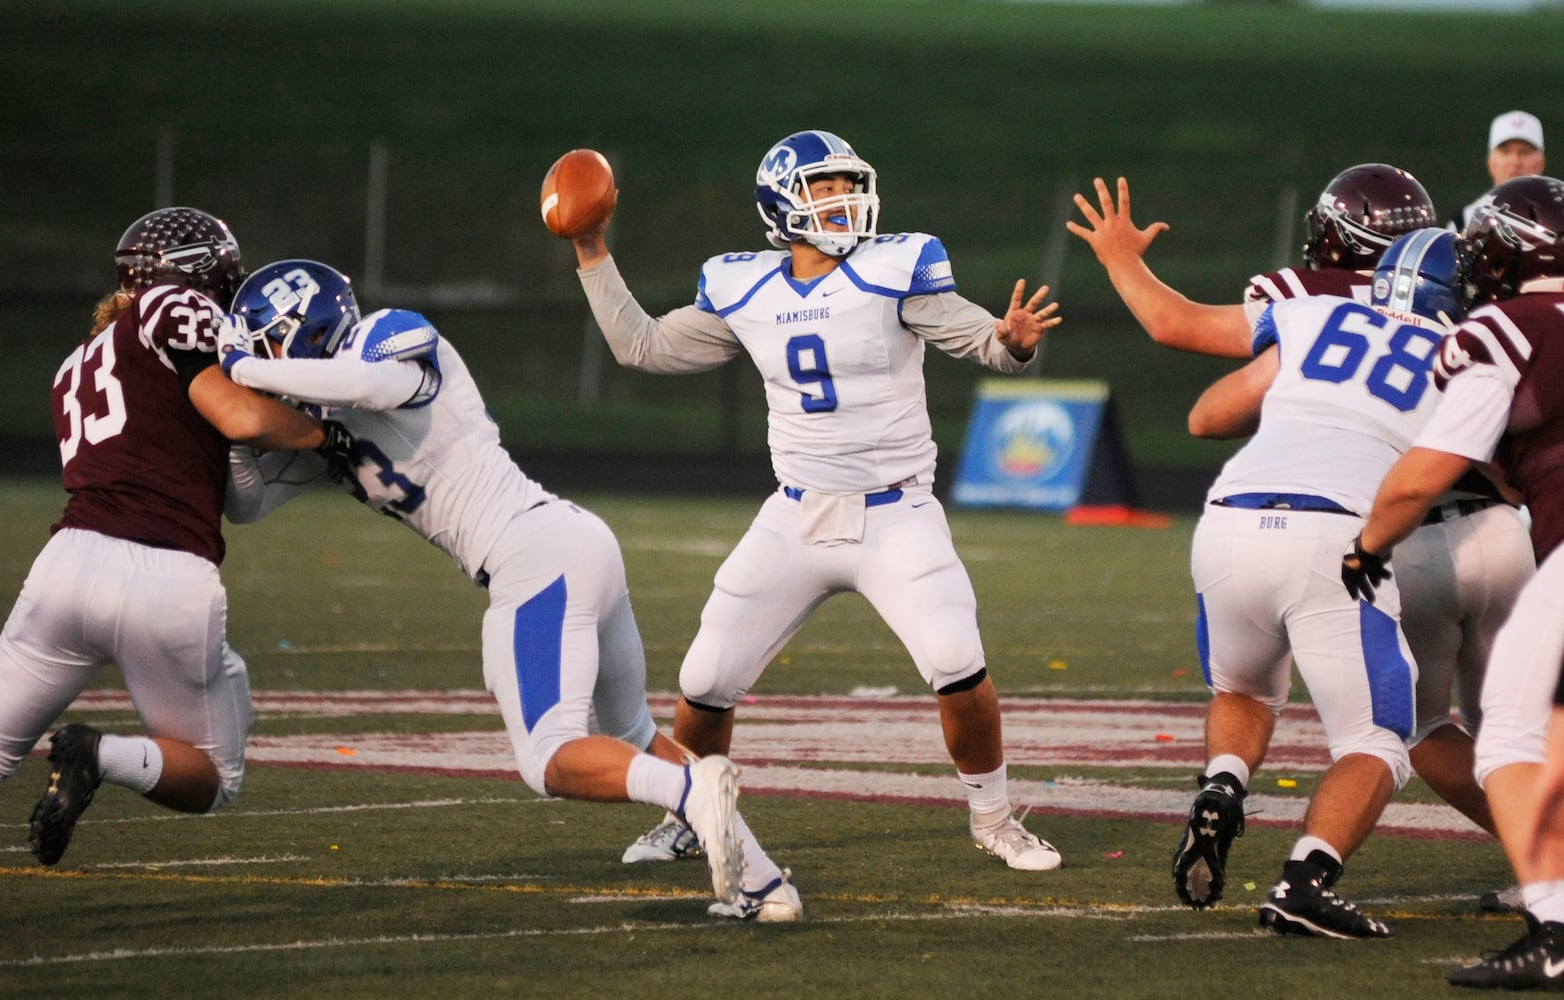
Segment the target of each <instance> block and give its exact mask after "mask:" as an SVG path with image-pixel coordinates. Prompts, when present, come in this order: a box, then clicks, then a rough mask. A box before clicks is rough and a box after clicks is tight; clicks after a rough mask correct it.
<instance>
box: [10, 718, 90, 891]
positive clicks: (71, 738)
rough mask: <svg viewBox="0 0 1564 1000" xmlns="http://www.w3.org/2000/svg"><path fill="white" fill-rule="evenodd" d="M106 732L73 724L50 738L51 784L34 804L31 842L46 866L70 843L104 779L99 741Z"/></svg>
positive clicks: (61, 728) (28, 838)
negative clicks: (93, 795) (77, 823)
mask: <svg viewBox="0 0 1564 1000" xmlns="http://www.w3.org/2000/svg"><path fill="white" fill-rule="evenodd" d="M102 737H103V734H102V733H100V732H98V731H97V730H96V729H94V728H92V727H91V726H84V725H82V724H81V723H72V724H70V725H68V726H62V727H60V729H59V731H58V732H56V733H55V734H54V736H52V737H50V739H49V743H50V746H51V747H53V749H51V750H50V751H49V763H50V765H51V766H52V768H53V770H52V772H51V773H50V775H49V787H48V788H47V789H45V790H44V793H43V797H42V798H40V799H39V800H38V804H37V805H36V806H34V807H33V818H32V823H31V827H30V830H29V833H28V837H27V840H28V843H29V844H31V845H32V848H33V854H35V855H37V857H38V860H39V861H41V862H43V863H44V864H46V865H52V864H55V863H56V862H58V861H59V860H60V858H61V857H62V856H63V855H64V854H65V849H66V848H67V847H69V846H70V843H71V832H72V831H74V830H75V829H76V820H78V819H79V818H81V814H82V813H83V812H85V811H86V809H87V806H89V805H90V804H91V803H92V794H93V792H95V791H97V789H98V785H99V784H101V783H102V781H103V772H101V771H100V770H98V741H99V740H100V739H101V738H102Z"/></svg>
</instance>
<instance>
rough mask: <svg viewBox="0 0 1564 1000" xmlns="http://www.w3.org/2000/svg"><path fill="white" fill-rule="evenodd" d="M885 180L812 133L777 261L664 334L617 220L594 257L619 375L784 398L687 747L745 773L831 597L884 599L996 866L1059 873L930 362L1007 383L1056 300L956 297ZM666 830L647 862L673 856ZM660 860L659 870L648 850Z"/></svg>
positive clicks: (585, 264) (713, 619) (707, 645)
mask: <svg viewBox="0 0 1564 1000" xmlns="http://www.w3.org/2000/svg"><path fill="white" fill-rule="evenodd" d="M875 191H876V184H875V172H874V168H873V167H871V166H870V165H869V164H868V163H867V162H866V161H864V160H863V159H862V158H861V157H859V156H858V154H857V153H856V152H854V150H853V149H852V147H851V146H849V145H848V144H847V143H846V142H843V141H842V139H841V138H840V137H838V136H835V135H833V134H831V133H829V132H822V131H806V132H799V133H795V134H794V135H790V136H788V137H787V138H785V139H783V140H782V141H781V142H779V143H777V144H776V145H775V146H773V147H772V148H771V149H770V151H768V152H767V154H766V156H765V158H764V159H763V160H762V161H761V165H760V169H759V170H758V171H757V174H756V185H755V195H756V206H757V208H758V210H759V212H760V215H761V219H762V220H763V221H764V223H765V225H766V229H767V238H768V240H769V241H770V243H771V244H772V245H773V246H774V247H775V248H776V249H775V250H770V251H762V252H758V253H730V254H722V255H719V256H716V257H712V258H711V259H710V260H708V261H707V262H706V264H705V265H704V266H703V267H702V268H701V276H700V285H699V291H698V292H697V295H696V299H695V303H694V304H693V305H690V306H685V307H683V308H680V309H676V310H674V311H673V312H670V313H668V314H667V315H665V316H662V317H661V318H657V319H654V318H652V317H651V316H649V315H647V313H646V312H645V310H643V309H642V308H641V307H640V305H639V304H638V303H637V302H636V301H635V299H634V298H633V297H632V296H631V294H630V291H629V289H628V288H627V287H626V286H625V283H624V281H623V279H622V278H621V277H620V276H619V272H618V270H617V269H616V267H615V265H614V262H613V260H612V259H611V258H610V257H609V255H608V249H607V245H606V243H605V241H604V238H603V234H604V232H605V231H606V229H607V225H608V220H607V219H605V220H604V221H603V222H602V224H601V225H600V226H599V227H598V228H597V229H596V230H594V231H593V232H589V233H587V234H585V235H583V236H580V237H577V238H576V239H575V247H576V254H577V260H578V262H579V264H580V271H579V272H578V273H579V275H580V278H581V284H582V287H583V289H585V291H586V295H587V300H588V301H589V302H590V304H591V306H592V312H593V315H595V316H596V317H597V321H598V325H599V326H600V327H602V330H603V333H604V336H605V337H606V338H607V340H608V343H609V346H610V348H611V349H612V350H613V352H614V356H615V358H616V359H618V361H619V363H620V364H622V365H626V366H628V367H631V368H636V369H639V370H641V371H648V372H661V373H682V372H696V371H703V370H706V369H710V368H713V367H716V366H717V365H720V364H722V363H724V362H726V361H728V360H730V359H732V358H734V357H737V356H738V355H740V354H743V353H748V355H749V356H750V358H751V360H752V361H753V362H754V364H755V366H756V368H757V369H759V371H760V375H761V378H762V379H763V380H764V383H765V390H766V403H767V409H768V428H769V432H768V440H769V444H770V448H771V459H772V467H773V470H774V471H775V473H776V477H777V482H778V489H777V492H776V493H774V494H772V496H771V498H770V499H768V500H767V501H766V502H765V504H764V505H763V506H762V507H761V509H760V513H759V514H758V515H757V516H756V518H755V521H754V523H753V524H752V525H751V526H750V529H749V531H748V532H747V533H746V534H745V536H744V538H743V539H741V540H740V542H739V543H738V545H737V547H736V548H735V549H734V550H733V552H732V553H731V554H730V555H729V556H728V558H727V560H726V561H725V562H724V563H723V565H722V567H721V568H720V569H719V570H718V571H717V576H716V580H715V585H714V589H713V591H712V594H711V597H710V598H709V600H708V601H707V603H706V607H705V609H704V611H703V612H702V614H701V627H700V632H699V634H697V635H696V637H695V640H694V642H693V643H692V644H691V645H690V648H689V651H688V652H687V654H686V655H685V658H684V664H683V667H682V668H681V670H680V673H679V686H680V688H681V691H682V694H683V697H682V698H681V699H680V701H679V705H678V708H677V711H676V715H675V720H674V735H675V737H676V738H677V739H678V740H679V741H680V742H681V743H683V744H685V745H686V746H689V747H691V748H692V749H695V750H697V751H706V752H726V751H727V748H728V745H729V742H730V741H731V738H732V727H733V706H734V705H735V704H737V703H738V701H739V700H740V699H741V698H742V697H743V695H744V694H745V692H747V691H748V690H749V689H750V687H751V686H752V685H753V684H754V683H755V682H756V680H757V679H758V678H759V677H760V675H761V672H762V671H763V670H764V669H765V668H766V665H767V664H768V663H769V662H770V661H771V660H772V658H773V657H775V656H776V655H777V653H778V652H779V651H780V650H781V649H782V648H783V646H784V645H785V644H786V643H787V642H788V640H789V639H791V638H792V637H793V635H794V634H795V633H796V632H797V631H798V629H799V628H800V627H802V625H803V624H804V622H805V621H806V620H807V619H808V617H809V615H810V613H811V612H812V611H813V610H814V609H815V608H816V607H818V606H819V605H820V603H821V602H822V601H824V600H825V599H826V598H827V597H829V596H831V595H832V594H835V593H839V592H842V591H855V592H857V593H860V594H862V595H864V597H865V598H867V599H868V601H869V603H870V604H871V605H872V606H873V607H874V609H875V610H876V611H877V612H878V613H879V614H880V616H881V617H882V618H884V619H885V621H886V623H887V624H888V625H889V626H890V627H891V629H892V630H893V631H894V632H895V633H896V635H897V637H898V638H900V639H901V641H902V643H903V644H904V645H905V646H906V647H907V650H908V652H909V653H911V655H912V659H913V662H914V663H915V664H916V665H917V668H918V671H919V673H921V674H922V676H923V678H924V680H925V681H926V682H927V683H928V684H929V686H930V687H932V688H933V689H934V691H935V692H936V694H937V695H938V702H939V707H940V715H941V720H942V722H943V728H944V732H945V736H946V745H947V748H948V749H949V751H950V754H951V757H952V759H953V761H954V763H955V765H956V770H957V773H958V774H959V775H960V777H961V780H962V782H963V784H964V786H965V788H966V793H967V797H968V802H969V804H970V806H971V811H972V819H971V825H970V828H971V832H972V836H973V839H974V841H975V842H976V843H977V844H978V846H980V847H982V848H984V849H985V850H988V851H989V852H991V853H993V854H996V855H998V856H999V857H1001V858H1003V859H1004V860H1005V861H1006V863H1007V864H1009V865H1010V866H1011V867H1013V868H1021V869H1028V870H1045V869H1050V868H1054V867H1057V866H1058V864H1059V853H1058V852H1057V851H1055V850H1054V849H1053V847H1052V846H1051V845H1049V844H1047V843H1045V842H1043V841H1040V840H1038V839H1037V838H1036V837H1035V836H1033V835H1032V834H1030V833H1029V832H1027V831H1026V829H1025V828H1024V827H1022V826H1021V824H1020V823H1019V822H1017V821H1016V820H1015V819H1014V818H1013V817H1012V815H1011V813H1012V808H1011V803H1010V798H1009V793H1008V791H1007V788H1006V779H1005V759H1004V747H1003V741H1002V739H1001V734H1000V715H999V700H998V695H997V694H996V693H995V689H994V685H993V682H992V681H991V680H989V678H988V675H987V671H986V668H985V662H984V657H983V647H982V642H981V640H980V638H979V635H978V628H977V600H976V597H975V595H974V593H973V590H972V584H971V581H970V580H969V579H968V577H967V573H966V569H965V567H964V566H962V564H961V560H960V559H959V558H958V557H957V555H956V551H955V547H954V545H952V543H951V538H950V529H949V527H948V525H947V524H946V521H945V516H944V511H943V509H942V508H941V506H940V504H939V502H938V501H937V500H936V499H935V498H934V492H933V484H934V458H935V446H934V439H933V436H932V434H931V431H930V426H929V415H928V407H927V404H926V402H925V398H924V383H923V356H924V348H925V345H927V344H933V345H934V346H935V347H938V348H939V349H940V350H942V351H945V352H946V353H947V354H950V355H953V356H955V357H958V358H970V359H972V360H974V361H977V362H978V363H980V364H983V365H985V366H986V367H989V368H992V369H994V370H996V371H1001V372H1018V371H1021V370H1022V369H1024V368H1025V367H1026V366H1027V364H1028V363H1029V362H1030V361H1031V360H1032V359H1033V357H1034V356H1035V353H1036V346H1037V343H1038V341H1039V340H1040V339H1041V337H1042V334H1043V331H1044V330H1045V329H1046V328H1048V327H1050V326H1052V325H1054V324H1055V323H1057V322H1058V319H1057V317H1055V316H1054V315H1053V314H1054V312H1055V306H1054V305H1052V304H1050V305H1047V306H1044V305H1043V304H1042V302H1043V298H1044V297H1045V295H1046V294H1047V291H1048V290H1047V288H1046V286H1045V287H1043V288H1041V289H1039V290H1038V291H1037V292H1036V293H1035V294H1033V295H1032V296H1031V297H1030V298H1029V299H1027V300H1026V301H1025V302H1023V292H1024V282H1018V283H1017V284H1016V287H1015V290H1014V293H1013V295H1012V297H1011V302H1010V306H1009V309H1008V310H1007V311H1006V313H1005V315H1004V316H1003V317H1002V318H998V319H996V318H995V317H994V316H993V315H991V314H990V313H989V312H988V311H987V310H986V309H984V308H982V307H981V306H978V305H975V304H973V303H971V302H969V301H967V300H966V299H963V298H962V297H960V296H959V295H957V294H956V291H955V288H956V283H955V279H954V278H953V277H952V275H951V268H950V261H949V259H948V258H947V256H946V254H945V249H944V247H943V246H942V245H941V244H940V242H939V240H937V239H935V238H934V237H932V236H928V235H924V234H920V233H899V234H894V235H879V234H878V233H877V231H876V221H877V217H878V214H879V198H878V196H877V194H876V193H875ZM677 832H678V831H677V824H672V823H669V822H665V823H664V824H662V825H661V826H659V827H658V828H657V829H656V830H653V831H652V832H651V833H650V834H648V835H647V837H643V838H642V842H638V845H636V846H633V847H632V849H631V851H630V852H628V853H627V855H626V859H627V860H639V859H642V858H652V857H659V856H662V857H666V856H668V854H667V853H666V852H664V853H660V854H659V853H658V845H659V844H660V843H662V842H663V841H668V842H669V843H676V840H675V839H674V838H676V836H677ZM643 848H644V849H643Z"/></svg>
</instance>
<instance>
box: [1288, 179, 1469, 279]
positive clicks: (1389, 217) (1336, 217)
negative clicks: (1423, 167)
mask: <svg viewBox="0 0 1564 1000" xmlns="http://www.w3.org/2000/svg"><path fill="white" fill-rule="evenodd" d="M1304 219H1305V221H1307V223H1308V226H1309V239H1308V242H1306V243H1304V245H1303V259H1304V263H1306V264H1308V265H1309V267H1310V268H1312V269H1314V270H1320V269H1322V268H1328V267H1344V268H1347V269H1349V270H1353V271H1368V270H1372V269H1373V268H1374V266H1375V265H1376V264H1377V263H1378V262H1379V255H1380V254H1381V253H1382V252H1384V249H1385V248H1386V247H1388V246H1389V245H1390V243H1391V241H1392V240H1394V239H1395V238H1396V237H1397V236H1400V235H1401V234H1402V233H1410V232H1411V231H1412V230H1414V229H1424V228H1426V227H1429V226H1437V225H1438V224H1439V223H1438V222H1436V221H1435V218H1434V202H1433V199H1431V198H1429V197H1428V192H1427V191H1425V190H1423V185H1421V184H1419V183H1418V182H1417V178H1416V177H1413V176H1412V175H1411V174H1409V173H1407V172H1406V171H1405V170H1398V169H1397V168H1395V167H1392V166H1390V165H1389V164H1388V163H1360V164H1358V165H1357V166H1355V167H1348V168H1347V169H1346V170H1343V171H1342V172H1341V173H1339V174H1337V175H1336V177H1335V178H1334V179H1333V180H1332V181H1331V182H1330V183H1329V184H1327V185H1326V186H1325V190H1324V191H1321V192H1320V197H1319V200H1318V201H1316V202H1315V203H1314V207H1313V208H1311V209H1309V212H1308V214H1307V215H1306V216H1304Z"/></svg>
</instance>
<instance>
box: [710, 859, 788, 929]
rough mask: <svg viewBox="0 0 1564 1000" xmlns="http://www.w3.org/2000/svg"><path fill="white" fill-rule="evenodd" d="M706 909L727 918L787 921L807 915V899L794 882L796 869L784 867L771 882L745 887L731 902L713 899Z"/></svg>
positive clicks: (776, 922)
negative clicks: (805, 904)
mask: <svg viewBox="0 0 1564 1000" xmlns="http://www.w3.org/2000/svg"><path fill="white" fill-rule="evenodd" d="M706 912H707V913H709V914H711V915H712V916H714V917H722V918H724V919H726V920H754V921H756V922H757V923H762V924H787V923H792V922H793V921H795V920H797V919H799V918H800V917H802V916H803V915H804V903H803V900H801V899H799V898H798V889H797V887H795V886H794V885H793V873H792V872H791V871H789V870H788V869H786V868H784V869H782V874H781V875H779V876H778V877H777V878H774V879H772V880H771V881H770V882H769V883H768V884H766V885H765V886H762V887H761V888H759V889H757V890H755V891H754V892H750V891H749V890H748V889H745V890H744V891H743V892H742V893H740V894H739V898H738V899H737V900H735V901H734V902H731V903H713V904H711V905H710V906H708V907H706Z"/></svg>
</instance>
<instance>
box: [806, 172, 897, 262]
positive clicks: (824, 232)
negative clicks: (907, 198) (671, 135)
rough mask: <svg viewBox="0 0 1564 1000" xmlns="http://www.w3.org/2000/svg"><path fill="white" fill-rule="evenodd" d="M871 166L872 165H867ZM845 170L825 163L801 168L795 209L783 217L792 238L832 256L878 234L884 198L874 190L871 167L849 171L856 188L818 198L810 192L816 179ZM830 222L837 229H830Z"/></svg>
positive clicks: (841, 253)
mask: <svg viewBox="0 0 1564 1000" xmlns="http://www.w3.org/2000/svg"><path fill="white" fill-rule="evenodd" d="M864 167H868V164H864ZM842 173H843V172H841V171H837V170H835V169H833V168H832V167H831V166H830V165H824V166H821V167H819V168H816V169H814V170H807V171H806V170H800V171H799V172H798V179H797V181H796V182H795V186H794V190H793V192H792V195H793V197H792V198H791V199H790V200H791V203H792V206H793V207H792V208H791V210H789V211H788V212H787V214H786V215H785V216H784V217H783V223H782V228H783V231H784V232H786V233H788V234H789V236H790V237H791V238H792V239H801V240H804V241H805V242H807V243H809V244H810V245H811V246H813V247H815V248H816V249H817V250H819V251H820V252H821V253H824V254H825V255H827V256H829V257H845V256H847V254H848V252H849V251H851V250H852V249H853V247H855V246H857V245H858V244H859V243H861V242H863V241H864V240H866V239H869V238H870V237H872V236H874V235H875V219H876V217H877V216H878V215H879V212H880V199H879V196H878V195H876V194H875V192H874V170H873V168H869V169H867V170H865V171H861V172H858V173H854V174H847V175H846V176H849V177H851V179H852V182H853V190H852V191H850V192H847V193H845V194H837V195H830V196H827V197H825V198H822V199H820V200H819V201H816V200H815V198H814V197H813V196H812V195H811V194H810V191H809V186H810V183H811V182H812V181H815V180H817V179H819V178H821V177H833V176H838V175H840V174H842ZM828 223H829V224H830V225H831V226H833V228H830V229H827V228H826V225H827V224H828Z"/></svg>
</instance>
